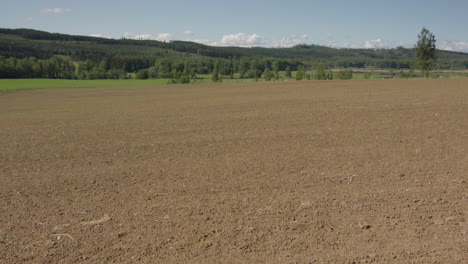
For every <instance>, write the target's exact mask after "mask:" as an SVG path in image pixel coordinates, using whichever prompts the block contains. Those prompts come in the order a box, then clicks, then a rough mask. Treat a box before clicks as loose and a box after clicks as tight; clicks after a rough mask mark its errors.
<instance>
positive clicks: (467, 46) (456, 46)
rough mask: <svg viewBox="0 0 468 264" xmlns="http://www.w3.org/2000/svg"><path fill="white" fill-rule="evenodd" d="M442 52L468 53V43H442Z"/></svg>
mask: <svg viewBox="0 0 468 264" xmlns="http://www.w3.org/2000/svg"><path fill="white" fill-rule="evenodd" d="M440 49H442V50H450V51H463V52H468V42H464V41H448V40H446V41H442V44H441V46H440Z"/></svg>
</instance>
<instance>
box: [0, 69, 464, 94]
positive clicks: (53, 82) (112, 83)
mask: <svg viewBox="0 0 468 264" xmlns="http://www.w3.org/2000/svg"><path fill="white" fill-rule="evenodd" d="M295 74H296V73H295V72H292V76H293V77H292V78H286V77H285V76H284V72H280V81H281V80H294V76H295ZM397 74H398V72H391V73H390V72H379V73H377V72H374V73H371V75H370V76H369V77H370V78H369V79H381V78H396V77H397ZM414 77H415V78H422V76H414ZM451 77H468V74H466V73H457V74H451V73H441V72H434V73H432V74H431V78H451ZM335 78H336V74H335ZM353 79H357V80H362V79H365V74H364V73H361V72H356V73H353ZM222 81H223V82H255V81H256V80H255V79H239V77H238V76H237V75H235V76H234V79H230V78H229V76H223V79H222ZM257 81H259V82H263V81H265V80H264V79H263V78H259V79H258V80H257ZM272 81H274V80H272ZM211 82H212V80H211V74H199V75H197V79H196V80H194V83H211ZM168 83H169V79H148V80H137V79H128V80H61V79H0V93H4V92H11V91H17V90H24V89H42V88H97V87H142V86H155V85H166V84H168Z"/></svg>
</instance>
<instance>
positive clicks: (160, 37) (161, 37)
mask: <svg viewBox="0 0 468 264" xmlns="http://www.w3.org/2000/svg"><path fill="white" fill-rule="evenodd" d="M173 39H174V36H173V35H172V34H170V33H162V34H159V35H158V36H157V37H156V40H159V41H169V40H173Z"/></svg>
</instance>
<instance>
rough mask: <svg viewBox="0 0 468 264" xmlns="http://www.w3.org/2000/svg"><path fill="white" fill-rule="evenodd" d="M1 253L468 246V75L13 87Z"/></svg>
mask: <svg viewBox="0 0 468 264" xmlns="http://www.w3.org/2000/svg"><path fill="white" fill-rule="evenodd" d="M0 138H1V140H0V180H1V185H0V262H1V263H468V175H467V173H468V155H467V150H468V79H450V80H375V81H309V82H307V81H306V82H268V83H242V84H211V85H206V84H204V85H184V86H162V87H150V88H99V89H43V90H29V91H21V92H14V93H7V94H3V95H0Z"/></svg>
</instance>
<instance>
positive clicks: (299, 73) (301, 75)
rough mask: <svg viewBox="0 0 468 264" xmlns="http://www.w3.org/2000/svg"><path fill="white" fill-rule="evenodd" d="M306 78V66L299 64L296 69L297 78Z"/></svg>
mask: <svg viewBox="0 0 468 264" xmlns="http://www.w3.org/2000/svg"><path fill="white" fill-rule="evenodd" d="M303 78H304V66H302V65H299V67H297V71H296V80H298V81H300V80H302V79H303Z"/></svg>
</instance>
